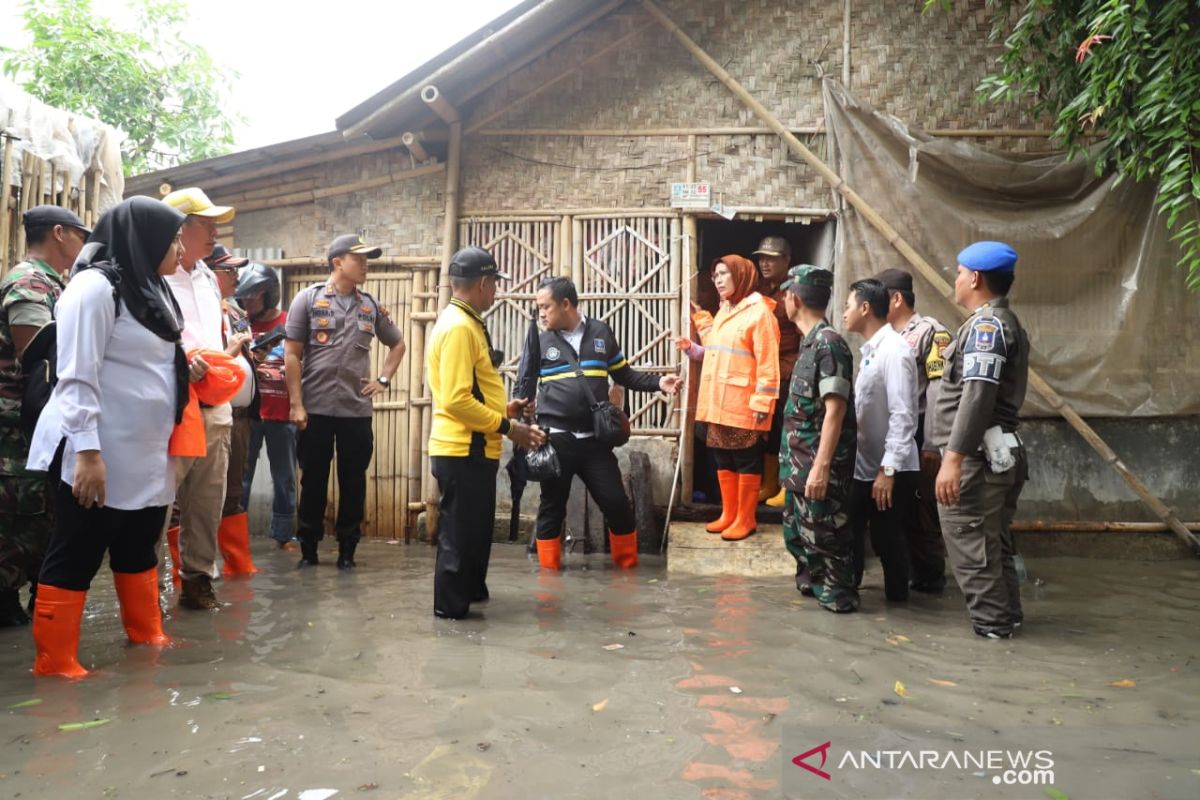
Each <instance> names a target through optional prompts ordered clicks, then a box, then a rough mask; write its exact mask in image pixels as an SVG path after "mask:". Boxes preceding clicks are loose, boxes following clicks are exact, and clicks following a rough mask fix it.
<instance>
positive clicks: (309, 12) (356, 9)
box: [0, 0, 518, 150]
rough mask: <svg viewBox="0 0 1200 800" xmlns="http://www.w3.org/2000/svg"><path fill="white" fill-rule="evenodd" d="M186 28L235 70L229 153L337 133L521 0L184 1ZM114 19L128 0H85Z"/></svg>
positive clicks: (19, 28)
mask: <svg viewBox="0 0 1200 800" xmlns="http://www.w3.org/2000/svg"><path fill="white" fill-rule="evenodd" d="M182 2H183V4H184V5H185V6H186V7H187V9H188V11H189V16H190V21H189V24H188V26H187V29H186V30H187V33H188V34H189V36H190V37H191V38H192V39H193V40H194V41H197V42H199V43H201V44H203V45H204V47H205V48H206V49H207V50H208V52H209V54H210V55H212V56H213V58H214V60H216V61H217V63H219V64H226V65H228V66H229V67H230V68H231V69H234V70H236V71H237V72H238V74H239V77H238V78H237V79H236V80H235V81H234V82H233V87H232V95H231V96H230V98H229V106H230V108H231V110H232V111H233V112H234V114H241V116H242V117H244V119H245V121H244V122H243V123H242V124H240V125H238V126H237V127H236V129H235V137H236V141H235V145H234V149H235V150H245V149H248V148H251V147H261V146H263V145H268V144H274V143H277V142H283V141H287V140H289V139H298V138H300V137H302V136H310V135H312V134H316V133H325V132H328V131H332V130H334V120H335V119H336V118H337V117H338V116H340V115H341V114H343V113H345V112H346V111H349V110H350V109H351V108H353V107H354V106H356V105H358V103H360V102H362V101H363V100H365V99H367V98H368V97H370V96H371V95H373V94H375V93H376V92H377V91H379V90H380V89H383V88H384V87H386V86H388V85H390V84H391V83H393V82H395V81H396V80H397V79H399V78H401V77H403V76H404V75H406V74H407V73H408V72H410V71H411V70H413V69H415V68H416V67H419V66H420V65H421V64H423V63H425V62H426V61H428V60H429V59H431V58H433V57H434V56H436V55H437V54H438V53H440V52H442V51H443V50H445V49H446V48H448V47H449V46H450V45H452V44H454V43H455V42H457V41H459V40H460V39H462V38H463V37H464V36H466V35H467V34H470V33H472V32H474V31H476V30H478V29H479V28H482V27H483V26H484V25H486V24H487V23H488V22H490V21H491V20H493V19H495V18H496V17H498V16H500V15H501V14H503V13H504V12H505V11H507V10H508V9H510V8H512V7H513V6H515V5H517V3H518V0H435V2H430V3H426V2H417V1H416V0H398V1H397V0H391V2H387V0H332V1H331V2H323V3H317V2H308V3H306V2H300V3H296V2H283V0H182ZM23 6H24V3H17V2H11V1H8V0H6V1H5V2H0V46H7V47H20V46H23V45H24V44H25V43H26V42H27V41H28V35H27V34H26V33H25V31H24V30H23V21H22V19H21V8H22V7H23ZM92 7H93V9H94V10H95V11H96V12H97V13H98V14H100V15H102V16H106V17H109V18H110V19H112V20H113V21H115V22H117V23H118V24H123V23H124V22H126V21H127V20H129V19H130V15H129V13H128V11H127V10H126V8H127V0H92Z"/></svg>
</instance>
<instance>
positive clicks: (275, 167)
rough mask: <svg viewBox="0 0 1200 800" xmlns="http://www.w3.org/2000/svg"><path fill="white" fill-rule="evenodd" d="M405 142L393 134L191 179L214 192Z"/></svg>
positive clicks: (396, 145) (378, 150) (394, 146)
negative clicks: (302, 155)
mask: <svg viewBox="0 0 1200 800" xmlns="http://www.w3.org/2000/svg"><path fill="white" fill-rule="evenodd" d="M402 145H403V142H402V141H401V137H400V136H392V137H389V138H387V139H380V140H379V141H377V142H368V143H366V144H361V145H356V146H354V147H341V148H330V149H329V150H324V151H321V152H319V153H317V154H316V155H312V156H305V157H304V158H295V159H290V160H287V161H278V162H276V163H274V164H271V165H269V166H266V167H260V168H259V169H252V170H249V171H246V172H238V173H237V174H234V175H228V176H222V177H216V178H212V179H211V180H210V179H200V178H196V179H193V180H192V181H191V183H193V184H197V185H201V186H202V188H203V189H204V191H205V192H208V193H210V194H211V193H212V190H213V189H217V188H219V187H224V186H236V185H238V184H239V183H250V182H256V183H257V182H259V179H260V178H266V177H268V176H270V175H278V174H279V173H281V172H294V171H295V170H298V169H302V168H303V167H314V166H326V165H328V164H331V163H333V162H335V161H343V160H345V159H347V158H354V157H355V156H363V155H368V154H370V153H378V152H381V151H383V150H392V149H395V148H397V147H401V146H402Z"/></svg>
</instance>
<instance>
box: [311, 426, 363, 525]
mask: <svg viewBox="0 0 1200 800" xmlns="http://www.w3.org/2000/svg"><path fill="white" fill-rule="evenodd" d="M335 448H336V450H337V480H338V509H337V521H336V522H335V523H334V531H335V532H336V533H337V540H338V543H340V544H357V543H358V540H359V539H360V538H361V537H362V521H363V507H364V505H365V504H366V501H367V465H368V464H370V463H371V453H372V452H373V451H374V448H375V437H374V434H372V432H371V418H370V417H327V416H324V415H321V414H312V415H310V416H309V418H308V426H307V427H306V428H305V429H304V430H302V431H300V434H299V436H298V437H297V439H296V460H297V461H298V462H299V463H300V469H301V470H303V474H302V475H301V477H300V513H299V515H298V516H299V519H298V521H297V525H296V536H297V538H298V539H300V541H302V542H308V543H310V544H315V543H317V542H319V541H321V539H322V538H324V536H325V505H326V499H327V495H328V492H329V466H330V464H331V463H332V462H333V454H334V450H335Z"/></svg>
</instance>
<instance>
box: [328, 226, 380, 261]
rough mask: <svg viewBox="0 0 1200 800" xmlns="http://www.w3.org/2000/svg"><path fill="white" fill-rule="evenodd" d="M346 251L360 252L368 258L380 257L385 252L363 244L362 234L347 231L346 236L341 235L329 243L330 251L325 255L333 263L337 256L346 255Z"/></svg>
mask: <svg viewBox="0 0 1200 800" xmlns="http://www.w3.org/2000/svg"><path fill="white" fill-rule="evenodd" d="M346 253H358V254H360V255H364V256H366V257H367V258H379V256H381V255H382V254H383V249H382V248H379V247H373V246H372V245H369V244H363V240H362V237H361V236H358V235H357V234H353V233H347V234H346V235H345V236H339V237H337V238H336V239H334V240H333V241H332V242H330V243H329V251H328V252H327V253H326V254H325V257H326V258H328V259H329V261H330V263H332V262H333V260H334V259H335V258H337V257H338V256H344V255H346Z"/></svg>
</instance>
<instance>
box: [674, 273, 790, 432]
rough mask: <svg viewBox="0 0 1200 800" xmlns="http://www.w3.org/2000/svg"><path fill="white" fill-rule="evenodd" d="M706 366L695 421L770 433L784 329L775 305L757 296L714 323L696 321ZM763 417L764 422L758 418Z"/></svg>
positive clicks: (708, 318) (705, 317) (697, 317)
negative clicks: (761, 415) (780, 339)
mask: <svg viewBox="0 0 1200 800" xmlns="http://www.w3.org/2000/svg"><path fill="white" fill-rule="evenodd" d="M692 320H693V322H695V323H696V330H697V331H698V332H699V333H700V343H701V344H702V345H704V364H703V366H702V367H701V371H700V392H699V395H698V397H697V399H696V419H697V420H700V421H702V422H713V423H716V424H718V425H726V426H728V427H731V428H744V429H746V430H754V431H765V430H769V429H770V428H771V414H772V412H773V411H774V409H775V401H776V399H777V398H778V397H779V323H778V322H777V321H776V320H775V302H774V301H773V300H770V299H769V298H766V297H763V296H762V295H761V294H759V293H758V292H753V293H751V294H749V295H747V296H746V297H744V298H742V300H741V302H739V303H738V304H737V305H735V306H733V307H732V308H722V309H721V310H720V311H718V312H717V316H716V317H715V318H714V317H713V316H712V315H711V314H709V313H708V312H707V311H700V312H697V313H696V314H693V315H692ZM756 412H757V413H761V414H764V415H765V417H764V419H763V420H762V421H761V422H759V421H758V420H756V419H755V416H754V415H755V413H756Z"/></svg>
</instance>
